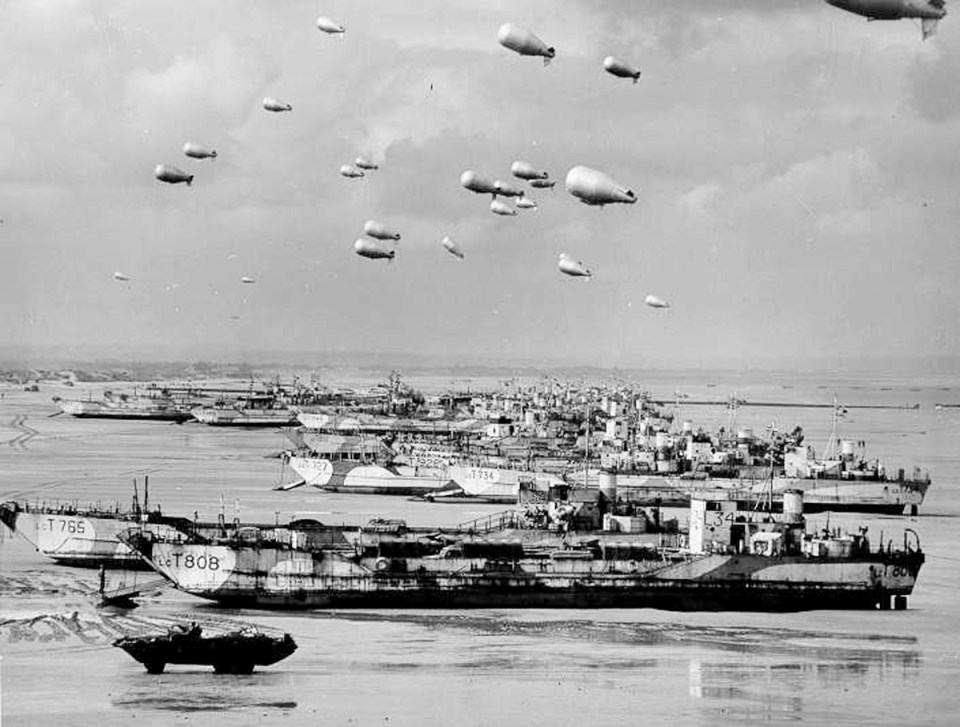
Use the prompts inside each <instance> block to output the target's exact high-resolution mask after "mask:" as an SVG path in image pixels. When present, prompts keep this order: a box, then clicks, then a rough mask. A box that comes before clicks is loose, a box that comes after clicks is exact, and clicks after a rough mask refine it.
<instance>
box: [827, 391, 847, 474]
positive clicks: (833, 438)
mask: <svg viewBox="0 0 960 727" xmlns="http://www.w3.org/2000/svg"><path fill="white" fill-rule="evenodd" d="M846 413H847V410H846V409H845V408H844V407H842V406H840V404H838V403H837V395H836V394H834V395H833V421H832V423H831V426H830V438H829V439H828V440H827V445H826V446H825V447H824V448H823V457H822V459H823V461H824V462H826V461H828V460H831V459H835V458H836V456H837V429H838V424H839V421H840V419H841V417H843V415H844V414H846Z"/></svg>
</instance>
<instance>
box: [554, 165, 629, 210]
mask: <svg viewBox="0 0 960 727" xmlns="http://www.w3.org/2000/svg"><path fill="white" fill-rule="evenodd" d="M566 185H567V191H568V192H569V193H570V194H572V195H573V196H574V197H576V198H577V199H579V200H580V201H581V202H583V203H584V204H589V205H595V206H603V205H605V204H614V203H621V204H633V203H634V202H636V201H637V195H636V194H634V192H633V190H632V189H629V188H627V187H624V186H623V185H622V184H619V183H618V182H615V181H614V180H612V179H611V178H610V177H608V176H607V175H606V174H604V173H603V172H598V171H597V170H596V169H591V168H590V167H579V166H578V167H573V168H572V169H571V170H570V171H569V172H567V180H566Z"/></svg>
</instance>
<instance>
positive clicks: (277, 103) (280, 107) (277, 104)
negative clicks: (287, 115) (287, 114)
mask: <svg viewBox="0 0 960 727" xmlns="http://www.w3.org/2000/svg"><path fill="white" fill-rule="evenodd" d="M263 108H265V109H266V110H267V111H273V112H275V113H280V112H281V111H293V106H291V105H290V104H288V103H284V102H283V101H281V100H280V99H278V98H270V97H269V96H268V97H267V98H265V99H263Z"/></svg>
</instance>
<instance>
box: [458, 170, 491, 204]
mask: <svg viewBox="0 0 960 727" xmlns="http://www.w3.org/2000/svg"><path fill="white" fill-rule="evenodd" d="M460 184H461V186H462V187H464V188H465V189H469V190H470V191H471V192H476V193H477V194H492V195H493V196H494V197H496V195H497V187H496V185H495V184H494V182H493V181H491V180H489V179H487V178H486V177H481V176H480V175H479V174H477V173H476V172H474V171H473V170H471V169H468V170H467V171H465V172H464V173H463V174H461V175H460Z"/></svg>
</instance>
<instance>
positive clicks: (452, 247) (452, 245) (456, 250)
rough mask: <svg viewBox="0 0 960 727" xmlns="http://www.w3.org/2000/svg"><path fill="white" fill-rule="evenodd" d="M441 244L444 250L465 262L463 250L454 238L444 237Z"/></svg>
mask: <svg viewBox="0 0 960 727" xmlns="http://www.w3.org/2000/svg"><path fill="white" fill-rule="evenodd" d="M440 244H441V245H443V246H444V248H446V250H447V252H449V253H450V254H451V255H455V256H456V257H458V258H460V259H461V260H463V258H464V254H463V250H461V249H460V246H459V245H457V243H456V242H455V241H454V239H453V238H452V237H450V235H444V237H443V239H442V240H440Z"/></svg>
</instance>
